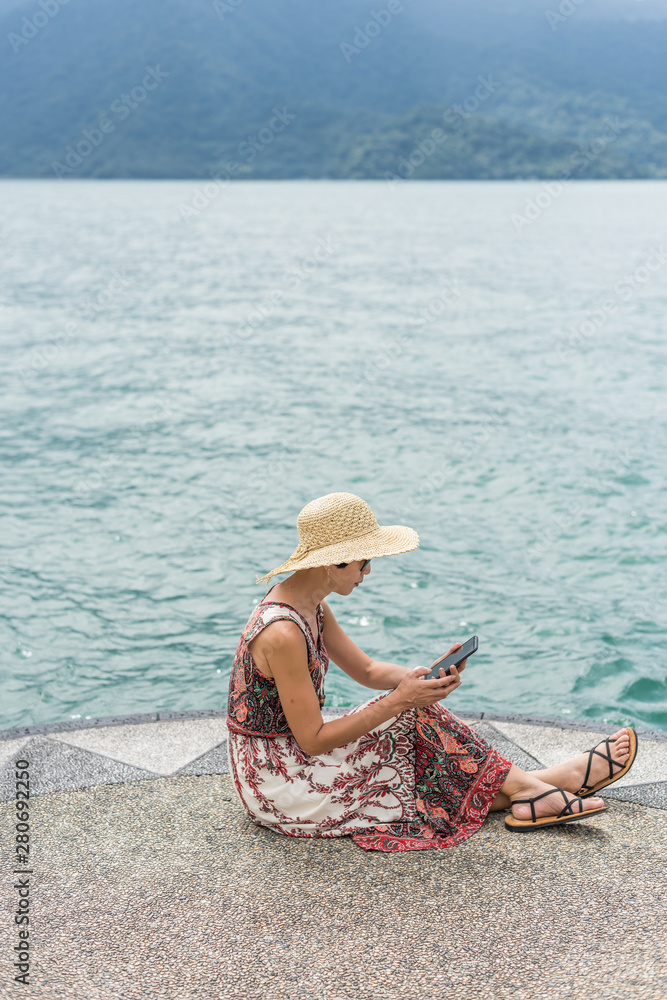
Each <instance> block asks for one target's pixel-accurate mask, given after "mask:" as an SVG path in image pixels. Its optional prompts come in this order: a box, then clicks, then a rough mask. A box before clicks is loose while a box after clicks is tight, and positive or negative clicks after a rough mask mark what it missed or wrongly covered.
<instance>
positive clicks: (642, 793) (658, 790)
mask: <svg viewBox="0 0 667 1000" xmlns="http://www.w3.org/2000/svg"><path fill="white" fill-rule="evenodd" d="M600 794H601V795H603V796H604V797H605V798H606V799H621V800H622V801H623V802H642V803H643V804H644V805H645V806H653V807H654V808H655V809H667V781H656V782H650V783H648V784H646V785H629V786H628V785H626V786H620V787H619V785H611V786H610V787H609V788H604V789H603V790H602V792H601V793H600Z"/></svg>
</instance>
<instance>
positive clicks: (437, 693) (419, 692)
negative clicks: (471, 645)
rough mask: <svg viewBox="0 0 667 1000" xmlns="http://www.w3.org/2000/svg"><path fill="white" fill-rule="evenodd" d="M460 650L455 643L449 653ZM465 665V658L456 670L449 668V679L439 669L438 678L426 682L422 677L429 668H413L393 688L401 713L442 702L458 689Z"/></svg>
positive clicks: (441, 668)
mask: <svg viewBox="0 0 667 1000" xmlns="http://www.w3.org/2000/svg"><path fill="white" fill-rule="evenodd" d="M460 648H461V643H460V642H457V643H455V644H454V645H453V646H452V648H451V649H450V650H449V653H455V652H456V650H457V649H460ZM449 653H448V654H447V655H448V656H449ZM466 663H467V658H466V659H465V660H463V662H462V663H460V664H459V666H458V669H457V668H456V667H455V666H452V667H450V668H449V669H450V671H451V673H450V675H449V677H448V676H447V675H446V674H445V668H444V667H440V671H439V673H440V677H439V678H438V677H434V678H433V679H432V680H427V681H426V680H424V677H425V675H426V674H428V673H429V672H430V669H431V668H430V667H415V669H414V670H408V672H407V673H406V674H405V676H404V677H403V679H402V681H401V682H400V684H398V686H397V687H395V688H394V695H395V696H396V698H397V699H398V700H400V702H401V704H402V705H403V708H402V709H401V711H405V709H407V708H423V707H424V706H426V705H434V704H435V703H436V701H442V699H443V698H446V697H447V695H450V694H451V693H452V691H454V690H456V688H457V687H459V685H460V683H461V678H460V676H459V674H460V673H461V671H462V670H464V669H465V665H466Z"/></svg>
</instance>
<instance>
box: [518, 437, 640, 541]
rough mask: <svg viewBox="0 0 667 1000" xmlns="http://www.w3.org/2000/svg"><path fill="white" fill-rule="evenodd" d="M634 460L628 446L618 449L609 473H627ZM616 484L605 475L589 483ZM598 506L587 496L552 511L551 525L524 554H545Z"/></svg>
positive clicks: (598, 485)
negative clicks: (560, 509)
mask: <svg viewBox="0 0 667 1000" xmlns="http://www.w3.org/2000/svg"><path fill="white" fill-rule="evenodd" d="M633 460H634V455H633V454H632V453H631V452H630V451H628V449H627V448H626V449H624V450H622V451H618V450H617V451H616V453H615V456H614V461H613V465H612V468H611V470H610V473H609V475H612V476H622V475H625V473H626V472H627V471H628V469H629V468H630V466H631V465H632V462H633ZM616 485H617V484H616V483H614V482H613V480H611V479H609V478H607V477H604V476H598V477H596V478H595V479H593V480H591V481H590V482H589V483H588V486H589V488H594V489H599V490H602V491H609V490H612V489H614V488H615V487H616ZM596 506H597V502H596V499H595V498H594V497H586V498H585V499H584V500H583V501H579V500H573V501H572V502H571V503H568V504H567V505H566V507H565V510H564V511H561V513H559V514H553V513H552V514H551V515H550V521H551V526H550V527H548V528H544V529H542V530H541V531H540V533H539V537H538V540H537V541H536V542H535V544H534V545H533V546H532V547H531V548H530V549H529V550H527V551H526V552H524V556H528V557H529V558H530V559H532V558H533V556H535V555H544V554H545V553H546V552H547V551H549V550H550V549H551V548H552V547H553V546H554V545H555V544H556V543H557V542H559V541H560V540H561V539H562V538H564V536H565V535H566V533H567V532H568V531H569V530H570V529H571V528H572V526H573V525H574V524H576V523H577V522H578V521H581V519H582V517H585V516H586V515H588V514H591V513H592V512H593V511H594V510H595V508H596Z"/></svg>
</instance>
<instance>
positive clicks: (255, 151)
mask: <svg viewBox="0 0 667 1000" xmlns="http://www.w3.org/2000/svg"><path fill="white" fill-rule="evenodd" d="M295 119H296V115H293V114H291V113H290V112H289V111H288V110H287V107H286V106H285V105H283V107H282V108H274V109H273V115H272V117H271V118H269V120H268V122H267V124H266V125H265V126H263V127H262V128H260V129H259V130H258V131H257V132H255V133H254V134H252V135H248V136H246V138H245V139H243V141H242V142H240V143H239V145H238V147H237V153H238V155H239V157H241V158H242V159H243V161H244V163H239V161H238V160H229V161H228V162H227V163H226V164H225V165H224V166H223V167H221V168H220V169H219V170H215V171H211V172H209V177H210V178H211V181H210V182H209V183H207V184H203V185H198V186H197V187H196V188H195V192H194V195H193V196H192V199H191V201H190V202H189V203H185V202H181V205H180V206H179V213H180V216H181V218H182V219H192V218H196V217H197V216H198V215H200V214H201V212H203V211H204V209H205V208H206V207H207V206H208V205H210V203H211V202H212V201H214V200H215V199H216V198H217V197H218V195H219V194H220V192H221V191H224V190H225V188H226V187H228V185H229V184H230V183H231V181H232V179H233V178H234V177H235V176H237V175H238V174H239V173H241V172H242V171H243V166H244V164H245V165H248V164H250V163H252V162H253V160H255V159H256V157H257V156H258V155H259V154H260V153H262V152H263V151H264V150H265V149H266V148H267V146H270V145H271V143H272V142H273V141H274V139H275V138H276V136H277V135H279V134H280V133H281V132H284V131H285V129H286V128H287V126H288V125H289V124H290V123H291V122H293V121H294V120H295Z"/></svg>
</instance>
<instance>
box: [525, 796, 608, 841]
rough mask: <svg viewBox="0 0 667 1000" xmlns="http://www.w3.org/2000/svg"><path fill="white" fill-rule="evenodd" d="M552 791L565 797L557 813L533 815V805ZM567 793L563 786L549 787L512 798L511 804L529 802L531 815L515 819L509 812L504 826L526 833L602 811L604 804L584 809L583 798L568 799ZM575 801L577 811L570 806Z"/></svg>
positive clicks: (570, 821)
mask: <svg viewBox="0 0 667 1000" xmlns="http://www.w3.org/2000/svg"><path fill="white" fill-rule="evenodd" d="M554 792H560V793H561V795H562V796H563V798H564V799H565V805H564V806H563V808H562V809H561V811H560V812H559V813H558V815H557V816H541V817H540V818H539V819H538V818H537V816H536V815H535V805H534V803H535V802H537V801H538V800H539V799H544V798H546V797H547V795H553V794H554ZM567 796H568V793H567V792H566V791H565V789H564V788H551V789H550V790H549V791H548V792H542V794H541V795H536V796H535V797H534V798H532V799H514V801H513V802H512V805H515V804H516V803H523V802H528V803H530V812H531V815H532V817H533V818H532V820H531V819H516V818H515V817H514V816H512V815H511V814H510V815H509V816H506V817H505V826H506V827H507V828H508V829H509V830H514V831H515V832H516V833H527V832H528V831H529V830H541V829H542V828H543V827H545V826H555V825H556V823H572V822H574V821H575V820H579V819H585V818H586V817H587V816H595V815H597V813H601V812H604V811H605V810H606V808H607V807H606V806H598V807H597V808H596V809H584V808H582V807H583V804H584V800H583V799H582V798H581V796H579V795H575V796H574V798H572V799H568V797H567ZM575 802H578V803H579V812H574V810H573V808H572V806H573V805H574V803H575Z"/></svg>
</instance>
